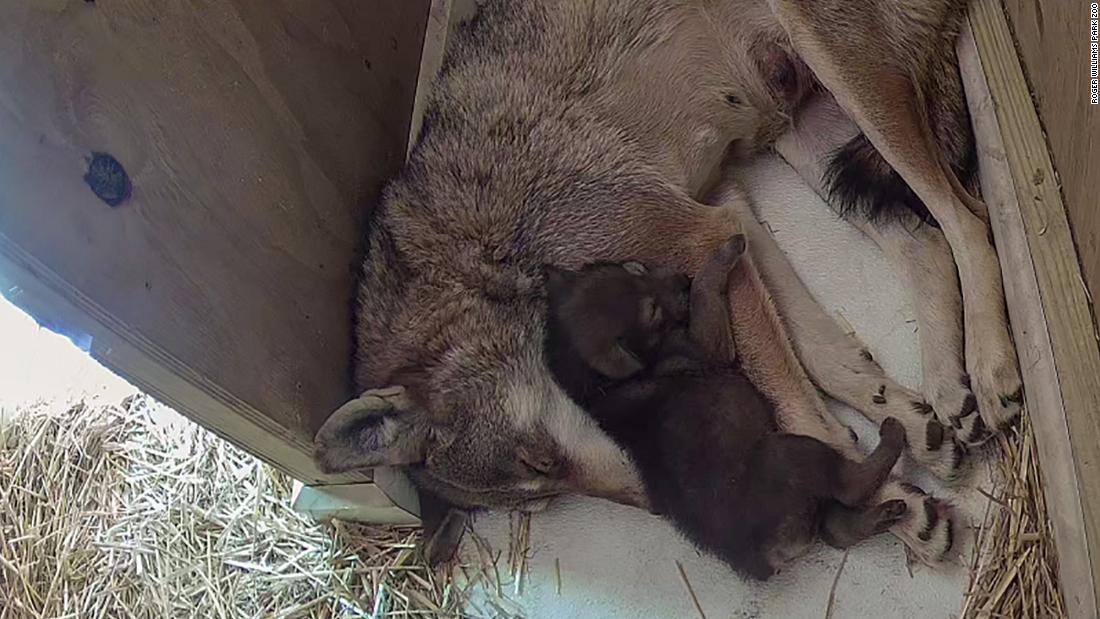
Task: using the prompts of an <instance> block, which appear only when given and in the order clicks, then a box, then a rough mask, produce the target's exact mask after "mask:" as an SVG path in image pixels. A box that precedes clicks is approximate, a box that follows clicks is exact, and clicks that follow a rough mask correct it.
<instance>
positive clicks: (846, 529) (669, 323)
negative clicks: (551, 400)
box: [546, 235, 906, 580]
mask: <svg viewBox="0 0 1100 619" xmlns="http://www.w3.org/2000/svg"><path fill="white" fill-rule="evenodd" d="M744 249H745V239H744V237H743V236H740V235H738V236H735V237H734V238H733V239H731V240H730V241H728V242H727V243H726V244H725V245H723V246H722V247H721V248H720V250H719V251H718V253H717V254H716V255H715V256H714V257H712V258H711V259H710V261H709V262H708V263H707V264H706V265H705V266H704V267H703V270H702V271H701V272H700V274H699V275H698V276H697V277H696V278H695V281H694V282H693V283H692V284H691V285H690V286H689V285H688V280H687V278H686V277H684V276H682V275H678V274H672V273H669V272H667V271H665V270H663V269H655V270H652V271H650V270H647V269H646V268H645V267H644V266H642V265H640V264H638V263H623V264H610V263H605V264H594V265H589V266H586V267H584V268H582V269H581V270H580V271H563V270H557V269H551V270H550V271H549V273H548V293H549V299H550V302H549V317H548V332H547V342H546V346H547V347H546V351H547V357H548V362H549V365H550V368H551V371H552V372H553V373H554V375H555V377H556V379H557V380H558V381H559V382H560V383H561V385H562V388H563V389H565V391H566V392H567V393H569V395H570V397H572V398H573V399H574V400H575V401H577V403H578V404H580V405H581V406H582V407H583V408H585V409H586V410H587V411H589V413H590V414H591V415H592V416H593V417H594V418H595V419H596V420H597V421H598V422H599V424H600V425H601V426H602V427H603V429H604V430H605V431H606V432H607V433H608V434H609V435H610V436H611V437H612V438H613V439H615V441H616V442H618V443H619V444H621V445H622V446H623V447H624V448H625V449H626V451H627V452H628V453H629V454H630V455H631V457H632V458H633V459H634V461H635V464H636V465H637V467H638V469H639V471H640V472H641V475H642V480H643V482H644V483H645V487H646V491H647V493H648V495H649V499H650V503H651V505H652V506H653V508H654V509H655V510H656V511H657V512H659V513H662V514H665V515H666V516H667V517H668V518H669V519H670V520H672V522H673V523H675V525H676V526H677V527H679V529H680V530H681V531H683V533H684V534H685V535H686V536H687V537H688V538H690V539H691V540H692V541H694V542H695V543H696V544H698V545H699V546H700V547H702V548H704V549H706V550H708V551H710V552H713V553H714V554H715V555H717V556H718V557H720V558H721V559H723V560H724V561H726V562H727V563H728V564H729V565H731V566H732V567H733V568H734V569H736V570H738V571H740V572H743V573H745V574H748V575H750V576H752V577H754V578H758V579H761V580H766V579H767V578H769V577H770V576H771V575H772V574H773V573H775V571H776V570H777V568H778V567H779V566H780V565H781V564H782V563H783V562H785V561H787V560H789V559H790V558H792V557H794V556H797V555H798V554H800V553H801V552H802V551H803V550H804V549H805V547H806V546H807V545H808V544H809V543H810V542H811V541H812V540H813V539H814V538H815V537H818V536H820V537H821V538H822V539H824V541H825V542H826V543H828V544H830V545H832V546H836V547H838V548H847V547H849V546H851V545H853V544H855V543H857V542H859V541H861V540H863V539H865V538H867V537H870V536H872V535H875V534H877V533H881V532H885V531H886V530H887V529H888V528H889V527H890V526H892V525H893V524H895V523H896V522H897V521H899V520H900V519H901V518H902V517H903V516H904V514H905V513H906V504H905V502H904V501H901V500H890V501H885V502H882V503H880V504H877V505H870V506H867V505H866V503H867V502H868V501H869V500H870V499H871V497H872V496H873V495H874V493H875V492H876V491H877V490H878V489H879V487H880V486H881V485H882V483H883V482H884V481H885V480H886V477H887V475H888V474H889V472H890V470H891V469H892V468H893V466H894V463H895V462H896V461H897V459H898V456H899V455H900V453H901V451H902V448H903V447H904V444H905V432H904V429H903V428H902V426H901V424H900V423H899V422H898V421H897V420H895V419H893V418H889V419H887V420H886V421H885V422H884V423H883V424H882V426H881V430H880V432H881V434H880V436H881V437H882V440H881V442H880V443H879V445H878V447H877V448H876V449H875V450H874V452H873V453H872V454H871V455H870V456H869V457H868V458H867V459H866V460H865V461H864V462H859V463H857V462H854V461H852V460H849V459H847V458H846V457H844V456H843V455H841V454H840V453H839V452H837V451H836V450H835V449H833V448H832V447H830V446H829V445H826V444H825V443H823V442H821V441H819V440H817V439H814V438H810V437H807V436H799V435H795V434H786V433H782V432H779V431H778V429H777V426H776V420H775V415H774V411H773V410H772V408H771V407H770V406H769V404H768V403H767V402H766V400H765V399H764V398H763V397H762V396H761V395H760V393H759V392H758V391H757V390H756V388H755V387H753V385H752V384H751V383H750V382H749V381H748V380H746V378H745V377H744V376H743V375H742V374H741V372H740V371H739V370H738V369H736V368H735V367H732V366H731V365H730V364H729V363H728V361H726V360H727V359H729V358H731V355H732V352H733V351H732V348H731V346H732V336H731V334H730V327H729V325H730V321H729V317H728V315H727V312H728V310H727V309H726V308H727V307H728V306H727V304H726V303H724V302H723V300H724V296H725V283H726V277H727V276H728V274H729V271H730V269H732V268H733V266H734V264H735V263H736V261H737V259H738V258H739V257H740V256H741V254H742V253H743V251H744ZM689 297H690V302H689Z"/></svg>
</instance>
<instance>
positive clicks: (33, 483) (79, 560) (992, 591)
mask: <svg viewBox="0 0 1100 619" xmlns="http://www.w3.org/2000/svg"><path fill="white" fill-rule="evenodd" d="M997 449H998V450H999V451H1000V454H1001V455H1002V456H1003V457H992V458H988V461H989V462H990V465H991V466H993V467H994V469H995V470H994V480H995V486H994V488H993V489H992V490H991V491H989V492H988V496H989V508H988V510H987V513H986V517H985V518H984V522H983V523H982V524H981V527H980V528H979V530H978V532H977V535H976V541H977V543H976V544H975V549H974V553H973V556H972V566H971V571H972V574H971V582H970V587H969V592H968V594H967V597H966V602H965V606H964V608H963V610H962V614H961V616H962V617H963V618H965V619H969V618H977V617H990V618H993V617H1012V618H1017V617H1035V618H1044V619H1045V618H1048V617H1050V618H1056V617H1062V616H1065V613H1064V610H1063V605H1062V600H1061V597H1060V594H1059V590H1058V587H1057V564H1056V557H1055V552H1054V545H1053V540H1052V536H1051V531H1050V522H1049V519H1048V518H1047V517H1046V511H1045V505H1044V504H1043V496H1042V493H1041V491H1040V488H1041V485H1040V477H1039V469H1038V463H1037V461H1036V455H1035V447H1034V439H1033V436H1032V432H1031V426H1030V424H1029V423H1028V422H1027V419H1026V418H1025V419H1024V421H1023V423H1022V424H1021V425H1020V427H1019V428H1018V429H1017V430H1015V431H1014V432H1012V433H1011V434H1009V435H1006V436H1004V437H1001V438H1000V439H999V445H998V447H997ZM290 493H291V480H290V479H289V478H287V477H286V476H285V475H283V474H282V473H280V472H278V471H276V470H274V469H272V468H270V467H268V466H267V465H265V464H263V463H261V462H259V461H258V460H256V459H255V458H253V457H252V456H250V455H248V454H246V453H244V452H242V451H240V450H238V449H236V448H234V447H233V446H231V445H229V444H228V443H226V442H225V441H222V440H221V439H219V438H217V437H215V436H213V435H211V434H209V433H208V432H206V431H204V430H202V429H200V428H198V427H197V426H195V425H193V424H191V423H190V422H188V421H186V420H184V419H182V418H180V417H178V416H177V415H175V414H174V413H172V412H171V411H168V410H167V409H165V408H164V407H161V406H159V405H156V404H154V403H152V402H151V401H150V400H148V399H146V398H144V397H136V398H129V399H127V401H125V402H124V403H123V404H122V405H121V406H96V407H90V406H84V405H77V406H74V407H69V408H64V407H63V408H60V409H57V408H51V407H49V406H40V407H38V408H35V409H32V410H29V411H25V412H24V414H22V415H20V416H18V417H17V418H16V419H15V420H14V421H12V422H10V423H8V424H7V425H6V426H5V427H0V619H30V618H36V619H38V618H45V617H50V618H54V619H60V618H85V617H89V618H99V617H112V618H114V617H128V618H146V617H149V618H153V617H155V618H161V617H217V618H220V619H227V618H236V617H273V618H275V617H278V618H284V617H285V618H289V617H371V618H376V617H416V616H431V617H460V616H461V617H492V618H494V619H495V618H498V617H509V618H511V617H518V616H520V615H521V609H520V607H519V606H518V605H517V604H516V603H515V600H516V599H517V598H518V597H520V596H522V594H523V586H524V578H525V570H526V561H527V558H528V556H529V554H530V541H529V539H530V520H529V516H527V515H522V514H515V515H513V534H512V539H511V541H510V543H509V548H508V551H507V553H504V552H501V551H496V550H494V549H493V548H492V547H491V546H490V545H489V544H488V543H487V542H486V541H485V540H484V539H482V538H481V537H480V536H478V535H476V534H474V533H473V532H471V535H470V536H469V538H468V541H469V543H468V544H467V545H466V551H465V552H464V553H463V556H464V557H465V562H459V563H458V564H455V565H453V566H450V568H448V569H446V570H443V571H440V572H432V571H431V570H429V569H428V568H427V567H426V566H424V565H423V563H421V561H420V559H419V557H418V555H417V553H416V550H415V546H416V543H417V541H418V539H419V531H418V530H417V529H415V528H400V527H370V526H363V525H356V524H350V523H343V522H338V521H337V522H333V523H331V524H328V525H318V524H315V523H313V522H311V521H309V520H308V519H306V518H304V517H302V516H301V515H299V514H297V513H295V512H293V511H292V510H291V509H290V507H289V503H290ZM558 586H559V587H560V585H558ZM689 587H690V585H689Z"/></svg>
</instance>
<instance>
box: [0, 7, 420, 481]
mask: <svg viewBox="0 0 1100 619" xmlns="http://www.w3.org/2000/svg"><path fill="white" fill-rule="evenodd" d="M427 7H428V2H427V0H401V1H399V2H398V1H383V0H375V1H366V0H94V1H93V0H18V1H8V2H0V258H2V259H3V260H2V261H0V279H2V280H3V281H4V282H6V283H7V286H6V288H5V290H4V293H5V294H6V295H7V296H9V297H10V298H12V299H13V300H15V301H16V302H17V303H18V304H21V305H23V306H24V307H28V308H30V309H32V310H33V311H34V312H35V313H36V314H37V315H38V316H39V317H40V318H41V319H42V320H44V321H48V322H50V323H52V324H53V325H54V326H57V327H58V328H61V329H64V330H69V331H71V332H73V334H74V335H77V336H81V335H89V337H91V341H90V343H91V348H92V352H93V354H95V355H96V356H97V357H98V358H100V359H101V360H103V361H104V362H105V363H106V364H107V365H109V366H111V367H113V368H114V369H116V370H118V371H119V372H120V373H122V374H124V375H125V376H126V377H128V378H130V379H131V380H133V381H134V382H136V383H138V384H139V386H142V387H144V388H147V389H149V390H150V391H152V392H153V393H154V395H157V396H159V397H161V398H163V399H165V400H168V401H169V402H171V403H172V404H174V405H175V406H177V407H178V408H180V409H181V412H185V413H187V414H189V415H191V416H193V417H195V418H197V419H199V420H200V421H202V422H203V423H205V424H206V425H208V426H210V427H212V428H214V429H215V430H217V431H219V432H221V433H223V434H225V435H228V436H230V438H232V439H233V440H235V441H236V442H238V443H242V444H244V445H245V446H246V447H248V448H250V449H252V450H253V451H256V452H257V453H260V454H261V455H263V456H264V457H267V458H268V459H270V460H273V461H276V462H278V463H279V464H281V465H283V466H284V468H287V469H289V470H290V471H291V472H292V473H294V474H296V475H297V476H298V477H300V478H302V479H304V480H306V481H319V480H322V479H323V476H321V475H320V474H319V473H318V472H317V471H316V470H315V469H314V468H313V467H312V463H311V461H310V458H309V451H310V438H311V436H312V433H313V431H314V430H315V429H316V427H317V426H318V425H319V424H320V423H321V421H322V420H323V419H324V417H325V416H326V415H327V413H328V412H329V411H331V410H332V409H333V407H335V406H336V405H338V404H339V403H340V402H342V401H343V400H344V399H345V398H346V397H347V396H348V394H349V369H348V363H349V360H350V353H351V348H350V346H351V336H350V325H351V313H350V302H351V297H352V291H353V284H354V280H355V269H356V267H357V262H358V251H359V247H360V235H361V226H362V223H363V217H364V214H365V212H366V209H367V208H369V205H370V204H371V202H372V200H373V199H374V198H375V197H376V195H377V192H378V190H379V188H380V185H381V183H382V182H383V180H384V179H385V178H386V177H387V176H388V175H390V174H391V173H392V172H394V171H395V170H396V169H397V167H398V166H399V165H400V162H401V161H402V159H403V156H404V152H405V145H406V138H407V135H408V129H409V117H410V113H411V109H412V101H413V96H414V93H415V88H416V78H417V72H418V67H419V63H420V50H421V44H422V39H423V30H424V24H425V21H426V19H427V13H428V11H427ZM95 153H99V154H100V155H99V156H98V157H96V156H95V155H94V154H95ZM107 155H109V158H108V157H107ZM93 161H94V162H95V166H96V167H99V168H100V172H103V174H98V175H97V174H95V173H94V172H95V170H93V174H92V175H91V176H89V174H88V172H89V166H90V165H91V163H92V162H93ZM114 162H117V163H118V167H115V166H114ZM123 172H124V173H125V176H123V175H122V173H123ZM94 190H98V195H97V192H96V191H94ZM120 200H121V201H120ZM115 202H118V204H117V205H114V206H112V205H111V203H115ZM89 318H90V321H89V320H88V319H89ZM84 339H88V338H84ZM59 379H62V378H60V377H59Z"/></svg>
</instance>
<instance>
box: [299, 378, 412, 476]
mask: <svg viewBox="0 0 1100 619" xmlns="http://www.w3.org/2000/svg"><path fill="white" fill-rule="evenodd" d="M427 437H428V427H427V422H426V419H425V418H424V416H423V415H421V414H420V413H419V410H418V409H417V407H416V406H415V405H414V404H413V401H412V399H411V398H409V396H408V393H407V392H406V391H405V388H404V387H401V386H394V387H386V388H385V389H374V390H371V391H367V392H365V393H364V394H363V395H361V396H359V397H358V398H355V399H354V400H352V401H350V402H348V403H347V404H344V405H343V406H341V407H340V408H338V409H336V411H335V412H333V413H332V415H330V416H329V418H328V420H327V421H325V424H324V425H323V426H321V429H320V430H319V431H318V432H317V436H316V437H315V438H314V440H313V442H314V446H315V448H316V451H315V458H316V460H317V464H318V466H320V467H321V470H323V471H325V472H326V473H343V472H345V471H353V470H357V469H365V468H369V467H374V466H382V465H389V466H400V465H404V464H414V463H417V462H421V461H423V459H424V451H425V447H426V446H427Z"/></svg>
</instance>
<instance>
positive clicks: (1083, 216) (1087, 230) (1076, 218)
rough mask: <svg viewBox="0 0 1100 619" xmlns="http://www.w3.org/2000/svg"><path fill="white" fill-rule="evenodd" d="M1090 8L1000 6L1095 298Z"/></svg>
mask: <svg viewBox="0 0 1100 619" xmlns="http://www.w3.org/2000/svg"><path fill="white" fill-rule="evenodd" d="M1089 4H1090V3H1089V2H1066V1H1062V2H1045V1H1042V0H1005V7H1006V8H1007V10H1008V14H1009V17H1010V19H1011V22H1012V28H1013V30H1014V34H1015V36H1016V41H1017V45H1018V47H1019V52H1020V57H1021V59H1022V60H1023V62H1024V66H1025V68H1026V70H1027V76H1028V81H1029V82H1030V84H1031V87H1032V90H1033V91H1034V95H1035V99H1036V102H1037V105H1038V108H1039V115H1040V117H1041V118H1042V121H1043V127H1044V129H1045V130H1046V133H1047V139H1048V140H1049V142H1050V149H1051V154H1052V155H1053V157H1054V164H1055V166H1056V168H1057V170H1058V175H1059V179H1060V180H1061V183H1062V192H1063V195H1064V196H1065V201H1066V209H1067V210H1068V211H1069V218H1070V223H1071V225H1072V227H1073V236H1074V239H1075V240H1076V243H1077V249H1078V252H1079V254H1080V257H1081V263H1082V267H1083V270H1084V273H1085V279H1086V280H1087V284H1088V286H1089V289H1090V290H1091V292H1092V294H1093V295H1094V296H1095V295H1097V294H1100V105H1091V104H1090V103H1089V44H1090V39H1089V36H1090V35H1089Z"/></svg>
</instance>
